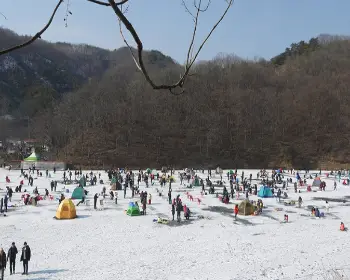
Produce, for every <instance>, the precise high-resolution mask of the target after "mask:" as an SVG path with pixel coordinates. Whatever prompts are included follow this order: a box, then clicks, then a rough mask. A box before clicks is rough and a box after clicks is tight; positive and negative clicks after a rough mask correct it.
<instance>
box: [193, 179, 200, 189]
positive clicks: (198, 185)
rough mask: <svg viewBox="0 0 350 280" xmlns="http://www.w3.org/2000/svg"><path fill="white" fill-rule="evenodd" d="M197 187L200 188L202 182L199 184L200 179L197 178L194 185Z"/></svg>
mask: <svg viewBox="0 0 350 280" xmlns="http://www.w3.org/2000/svg"><path fill="white" fill-rule="evenodd" d="M193 185H194V186H195V187H200V185H201V184H200V182H199V178H198V177H196V178H195V179H194V184H193Z"/></svg>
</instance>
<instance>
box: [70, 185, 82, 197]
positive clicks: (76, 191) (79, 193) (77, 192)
mask: <svg viewBox="0 0 350 280" xmlns="http://www.w3.org/2000/svg"><path fill="white" fill-rule="evenodd" d="M83 196H84V188H83V187H80V186H79V187H76V188H75V189H74V191H73V193H72V199H83Z"/></svg>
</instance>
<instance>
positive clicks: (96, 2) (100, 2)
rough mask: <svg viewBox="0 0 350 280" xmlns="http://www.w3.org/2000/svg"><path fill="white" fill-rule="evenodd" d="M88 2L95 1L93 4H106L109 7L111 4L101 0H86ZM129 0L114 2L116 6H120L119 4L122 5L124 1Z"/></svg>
mask: <svg viewBox="0 0 350 280" xmlns="http://www.w3.org/2000/svg"><path fill="white" fill-rule="evenodd" d="M87 1H88V2H92V3H95V4H98V5H102V6H107V7H109V6H110V5H111V4H109V3H106V2H102V1H98V0H87ZM128 1H129V0H123V1H120V2H117V3H115V4H116V5H117V6H120V5H123V4H125V3H126V2H128Z"/></svg>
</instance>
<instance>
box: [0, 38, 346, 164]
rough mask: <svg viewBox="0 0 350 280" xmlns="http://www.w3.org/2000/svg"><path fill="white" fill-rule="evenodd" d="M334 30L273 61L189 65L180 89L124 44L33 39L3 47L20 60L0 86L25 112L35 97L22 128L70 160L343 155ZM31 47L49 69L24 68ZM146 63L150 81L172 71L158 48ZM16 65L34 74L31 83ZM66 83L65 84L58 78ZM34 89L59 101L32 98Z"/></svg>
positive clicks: (340, 62)
mask: <svg viewBox="0 0 350 280" xmlns="http://www.w3.org/2000/svg"><path fill="white" fill-rule="evenodd" d="M11 34H12V33H10V35H11ZM11 36H14V35H13V34H12V35H11ZM16 36H17V35H16ZM16 36H15V38H17V37H16ZM327 38H328V39H327ZM338 39H339V37H325V36H324V37H323V39H322V41H320V40H319V39H318V38H313V39H311V40H310V41H309V42H303V41H301V42H299V43H296V44H292V45H291V47H290V48H287V49H286V51H284V52H282V53H281V54H280V55H278V56H276V57H275V58H273V59H272V60H271V61H265V60H260V61H258V62H253V61H244V60H242V59H236V58H235V57H232V56H228V57H225V56H222V55H220V56H218V57H217V58H216V59H214V60H212V61H209V62H201V63H199V64H197V65H196V67H195V75H192V76H191V77H190V79H189V80H188V81H187V84H186V92H185V93H184V94H183V95H180V96H173V95H171V94H169V93H168V92H162V91H154V90H153V89H151V88H150V86H149V85H148V84H147V83H146V82H145V80H144V77H143V76H142V75H141V74H140V73H139V72H138V71H137V69H136V67H135V66H134V64H133V62H132V60H131V58H130V56H129V53H128V49H126V48H122V49H119V50H116V51H114V52H109V51H106V50H101V49H98V48H94V47H90V46H76V45H69V44H64V43H59V44H51V43H47V42H44V41H40V42H38V43H37V44H36V45H33V46H31V48H30V49H29V48H28V49H23V50H21V52H19V53H13V54H12V53H11V57H12V58H13V59H15V61H16V65H17V66H16V67H14V69H15V70H13V71H10V74H9V73H7V72H8V70H7V72H5V73H2V75H7V76H6V79H2V81H5V83H7V84H10V85H11V88H12V89H17V91H16V90H14V93H13V92H12V91H10V90H7V91H4V90H3V91H2V92H1V94H2V95H1V96H7V97H8V98H9V99H11V98H12V99H13V100H14V101H13V103H12V104H14V105H12V106H13V107H12V110H17V112H19V113H20V114H22V115H25V113H27V112H28V107H30V108H32V107H35V106H38V108H40V109H38V110H37V111H36V112H34V113H32V114H33V116H32V117H31V119H30V122H28V123H30V130H31V131H30V134H31V135H36V137H37V138H40V139H42V140H43V141H45V143H47V144H48V145H50V146H51V147H52V148H53V151H54V154H55V155H56V158H59V159H62V160H65V161H68V162H70V163H73V164H74V163H76V164H82V163H87V164H88V165H91V166H102V165H115V166H126V165H128V166H130V167H135V168H136V167H148V166H150V165H151V166H162V165H175V166H179V167H183V166H189V165H192V166H196V167H199V166H203V167H207V166H212V167H214V166H216V165H217V164H220V165H221V166H223V167H224V166H228V167H231V168H232V167H233V166H237V167H240V168H243V167H244V168H248V167H249V168H260V167H276V166H280V165H282V166H294V167H298V168H318V167H320V166H330V165H332V166H344V165H346V164H347V163H348V161H349V156H350V152H349V150H348V149H347V147H348V142H349V141H348V139H349V138H350V133H349V131H350V130H349V128H350V110H349V108H348V104H350V103H349V101H350V100H349V94H348V88H349V86H350V80H349V79H348V78H347V77H349V75H350V41H349V40H344V39H346V38H343V37H342V38H340V39H343V40H338ZM34 55H35V57H37V59H38V60H35V61H34V62H35V65H40V67H38V68H39V69H42V68H44V69H47V68H45V67H48V69H49V70H50V71H52V72H50V71H49V70H47V71H43V70H40V71H36V70H35V71H34V70H33V68H29V66H28V65H27V64H26V62H25V61H26V60H25V57H28V56H29V57H34ZM49 55H50V56H49ZM56 56H58V57H59V59H56V60H54V59H55V57H56ZM39 58H40V59H39ZM45 59H50V60H51V61H55V63H47V62H46V60H45ZM38 61H39V62H38ZM146 62H147V67H148V68H149V69H150V74H151V75H152V77H153V78H154V79H155V80H156V81H170V80H174V79H177V78H178V77H179V73H180V71H179V70H181V67H180V66H179V65H178V64H176V63H175V62H174V61H173V60H172V59H171V58H169V57H166V56H164V55H163V54H161V53H160V52H157V51H150V52H147V53H146ZM3 63H4V62H3ZM32 63H33V62H32ZM56 63H57V64H56ZM42 64H43V65H45V66H41V65H42ZM18 65H19V66H20V67H19V66H18ZM48 65H52V66H50V67H51V68H50V67H49V66H48ZM91 65H92V66H91ZM22 69H23V70H22ZM60 69H68V70H69V73H71V74H70V75H69V76H70V77H65V76H64V75H63V74H60V73H61V72H64V71H59V70H60ZM68 70H67V71H68ZM20 73H26V74H25V76H26V77H36V74H35V73H40V75H39V76H37V78H36V79H34V80H35V82H34V81H33V82H28V81H31V79H28V78H26V79H25V78H23V77H22V75H21V74H20ZM47 73H51V74H50V75H46V74H47ZM52 73H53V74H52ZM44 74H45V75H44ZM9 77H12V79H10V78H9ZM43 80H45V81H46V80H47V81H50V83H46V82H43ZM17 81H21V83H24V84H25V83H27V84H28V87H29V88H30V89H31V90H29V91H26V90H23V89H26V88H27V87H25V86H23V85H20V84H18V85H16V82H17ZM62 84H65V85H69V88H68V87H67V90H65V89H64V87H61V86H56V87H55V86H54V85H62ZM33 88H34V90H33ZM23 92H25V94H26V97H25V96H23ZM4 93H5V94H4ZM42 95H48V96H51V97H50V98H51V99H53V100H55V102H54V103H52V102H51V103H50V102H46V101H45V100H47V99H45V98H44V101H42V99H40V98H39V100H41V103H40V102H39V101H38V99H37V96H39V97H40V96H42ZM52 96H53V98H52ZM12 99H11V100H12ZM51 99H50V100H51ZM16 102H18V103H19V104H20V105H19V106H18V103H16ZM48 103H49V104H51V105H50V106H47V104H48ZM16 104H17V107H16ZM23 104H27V105H26V106H23ZM28 104H30V106H28Z"/></svg>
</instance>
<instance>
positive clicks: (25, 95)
mask: <svg viewBox="0 0 350 280" xmlns="http://www.w3.org/2000/svg"><path fill="white" fill-rule="evenodd" d="M0 38H1V41H0V49H3V48H7V47H10V46H14V45H16V44H19V43H21V42H24V41H25V40H26V39H28V38H27V37H26V36H19V35H17V34H15V33H14V32H12V31H10V30H7V29H1V28H0ZM147 59H148V60H147ZM146 61H148V62H150V63H156V64H157V66H159V68H162V67H164V65H166V66H168V65H169V64H172V63H174V62H173V61H172V60H171V59H170V58H168V57H166V56H164V55H162V54H161V53H159V52H156V51H151V52H146ZM120 66H123V67H124V66H127V67H135V66H134V65H133V62H132V60H131V59H130V54H129V50H128V49H127V48H121V49H119V50H115V51H108V50H104V49H101V48H97V47H93V46H89V45H72V44H68V43H55V44H53V43H48V42H46V41H44V40H38V41H36V42H35V43H34V44H32V45H30V46H28V47H26V48H23V49H20V50H18V51H15V52H12V53H10V54H9V55H7V56H2V57H0V115H5V114H7V113H11V114H16V115H17V116H22V117H23V116H29V117H33V116H34V115H35V114H37V113H40V112H41V111H42V110H43V109H46V108H50V106H51V105H52V102H53V101H55V100H60V99H61V97H62V94H64V93H67V92H71V91H75V90H77V89H79V88H81V87H82V86H83V85H84V84H85V83H87V82H88V81H89V80H90V79H91V78H94V77H96V78H98V77H101V76H102V75H103V74H104V73H105V72H106V71H107V70H108V69H112V68H115V67H120Z"/></svg>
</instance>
